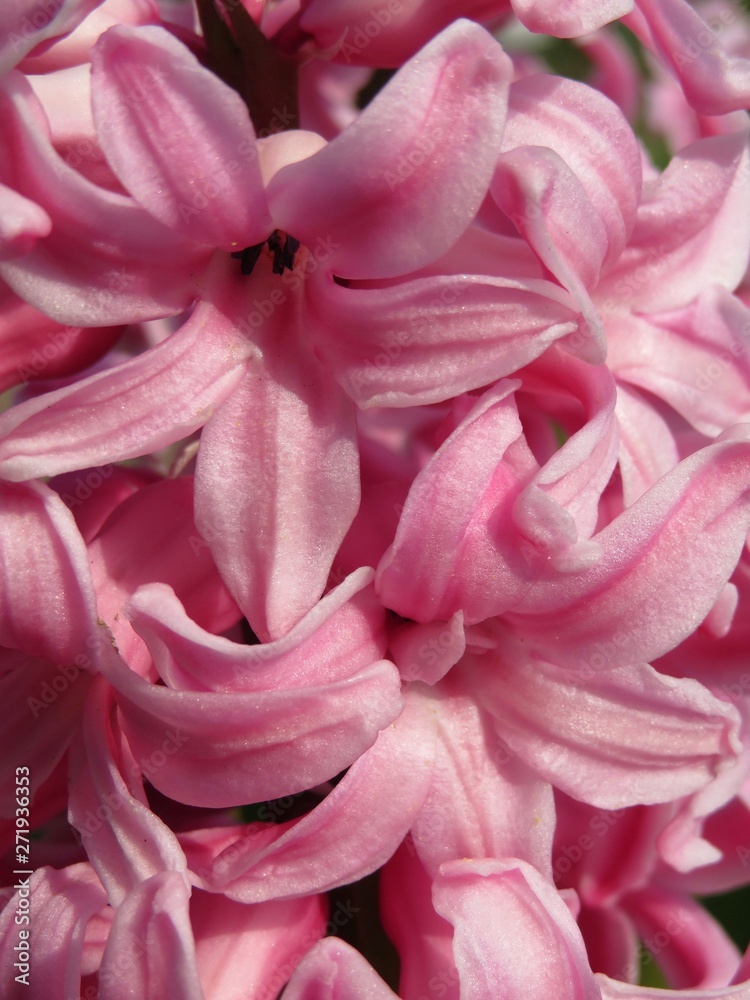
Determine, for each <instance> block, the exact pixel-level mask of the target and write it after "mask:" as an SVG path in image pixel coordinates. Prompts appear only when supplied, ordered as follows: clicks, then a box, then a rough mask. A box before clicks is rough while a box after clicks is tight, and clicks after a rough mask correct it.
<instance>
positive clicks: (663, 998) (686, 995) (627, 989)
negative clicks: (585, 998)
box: [596, 975, 750, 1000]
mask: <svg viewBox="0 0 750 1000" xmlns="http://www.w3.org/2000/svg"><path fill="white" fill-rule="evenodd" d="M596 981H597V983H598V985H599V987H600V989H601V997H602V1000H750V983H747V982H746V983H742V984H741V985H739V986H723V987H719V988H718V989H708V990H701V989H698V990H661V989H650V988H649V987H647V986H630V985H629V984H628V983H621V982H618V980H616V979H609V978H608V977H607V976H602V975H597V977H596Z"/></svg>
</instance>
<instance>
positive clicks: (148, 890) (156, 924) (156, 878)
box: [99, 872, 205, 1000]
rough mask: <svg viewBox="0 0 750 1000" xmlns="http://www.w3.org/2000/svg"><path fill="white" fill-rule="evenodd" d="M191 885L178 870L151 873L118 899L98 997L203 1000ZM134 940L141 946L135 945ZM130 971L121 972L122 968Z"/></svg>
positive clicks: (102, 966) (106, 947) (100, 975)
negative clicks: (125, 973)
mask: <svg viewBox="0 0 750 1000" xmlns="http://www.w3.org/2000/svg"><path fill="white" fill-rule="evenodd" d="M189 898H190V887H189V886H188V884H187V882H186V880H185V878H184V876H183V875H180V874H178V873H177V872H160V873H158V874H156V875H152V876H151V877H150V878H147V879H146V880H145V881H143V882H141V883H140V884H139V885H137V886H136V887H134V888H133V889H132V890H131V892H129V893H128V895H127V896H126V897H125V899H124V900H123V901H122V902H121V903H120V905H119V906H118V908H117V910H116V912H115V918H114V920H113V921H112V929H111V930H110V932H109V938H108V939H107V944H106V946H105V948H104V955H103V957H102V965H101V969H100V971H99V996H100V997H101V1000H129V998H131V997H132V996H133V995H134V994H135V995H136V996H138V997H139V998H141V1000H163V998H164V997H174V1000H205V994H204V992H203V988H202V986H201V983H200V978H199V975H198V966H197V962H196V957H195V940H194V938H193V931H192V927H191V926H190V914H189V910H188V904H189ZM134 942H138V943H139V945H140V946H139V947H134ZM123 967H124V968H126V969H127V970H128V972H127V975H123V972H122V969H123Z"/></svg>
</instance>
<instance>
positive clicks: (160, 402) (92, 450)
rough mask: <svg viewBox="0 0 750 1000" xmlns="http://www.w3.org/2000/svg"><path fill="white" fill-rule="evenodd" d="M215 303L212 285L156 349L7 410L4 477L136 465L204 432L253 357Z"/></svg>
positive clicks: (0, 464) (1, 425)
mask: <svg viewBox="0 0 750 1000" xmlns="http://www.w3.org/2000/svg"><path fill="white" fill-rule="evenodd" d="M217 263H218V265H219V266H223V264H224V262H223V261H218V262H217ZM218 283H219V282H217V284H218ZM220 303H221V294H220V292H218V291H217V289H216V284H213V285H211V286H210V287H209V288H207V289H206V296H205V298H204V299H203V300H202V301H201V302H200V303H199V304H198V306H197V307H196V309H195V311H194V312H193V314H192V316H191V317H190V319H189V320H187V322H186V323H185V324H184V325H183V326H182V327H181V328H180V329H179V330H178V331H177V333H175V334H173V335H172V336H171V337H169V338H168V339H167V340H164V341H162V342H161V343H160V344H158V345H157V346H156V347H154V348H151V349H150V350H149V351H147V352H145V353H144V354H141V355H139V356H137V357H135V358H133V359H132V360H129V361H125V362H123V363H121V364H119V365H116V366H115V367H113V368H109V369H105V370H103V371H100V372H97V373H96V374H95V375H90V376H88V378H84V379H81V380H80V381H78V382H74V383H72V384H71V385H68V386H65V387H64V388H62V389H57V390H55V391H54V392H51V393H47V394H46V395H43V396H39V397H37V398H35V399H30V400H28V401H27V402H25V403H21V404H19V405H18V406H15V407H12V408H11V409H10V410H7V411H6V412H5V413H4V414H2V416H0V435H2V437H1V438H0V474H2V475H3V476H4V477H5V478H7V479H16V480H17V479H30V478H32V477H34V476H48V475H54V474H55V473H57V472H64V471H67V470H69V469H81V468H86V467H87V466H91V465H99V464H104V463H105V462H109V461H118V460H122V459H126V458H134V457H136V456H138V455H144V454H146V453H147V452H150V451H154V450H156V449H158V448H163V447H164V446H165V445H168V444H172V443H173V442H174V441H178V440H179V439H180V438H182V437H186V436H187V435H188V434H190V433H192V432H193V431H194V430H196V429H197V428H198V427H201V426H202V425H203V424H204V423H206V421H207V420H208V419H209V417H210V416H211V413H212V412H213V410H214V409H216V408H217V407H218V406H219V405H220V404H221V403H222V402H223V401H224V400H225V399H226V398H227V397H228V396H229V395H230V394H231V393H232V391H233V390H234V389H235V387H236V386H237V384H238V383H239V382H240V380H241V379H242V375H243V371H244V368H243V366H244V364H245V362H246V361H247V358H248V355H249V354H250V351H251V347H250V345H249V344H248V342H247V341H246V339H245V338H244V337H243V335H242V333H241V332H240V331H238V330H237V328H236V327H235V325H234V324H233V323H232V322H231V321H230V320H228V319H227V317H226V316H225V315H224V314H223V313H222V312H221V311H220V308H221V306H220ZM92 409H95V410H96V414H97V420H96V423H94V422H92V420H91V413H92Z"/></svg>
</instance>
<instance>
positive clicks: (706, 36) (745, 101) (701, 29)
mask: <svg viewBox="0 0 750 1000" xmlns="http://www.w3.org/2000/svg"><path fill="white" fill-rule="evenodd" d="M637 7H638V10H639V12H640V14H641V15H642V17H643V18H644V19H645V23H646V24H647V26H648V34H646V33H644V32H641V31H638V32H637V33H638V35H639V36H640V37H641V40H642V41H643V42H645V44H646V45H649V46H650V47H651V48H652V49H653V50H654V51H655V52H656V54H657V55H658V57H659V60H660V61H661V62H662V63H663V64H664V65H665V66H666V67H667V68H668V69H669V70H670V72H671V73H672V74H673V75H674V76H675V77H677V79H678V80H679V82H680V85H681V86H682V90H683V93H684V94H685V97H686V98H687V100H688V102H689V103H690V105H691V106H692V107H693V108H694V109H695V110H696V111H697V112H699V113H700V114H703V115H723V114H726V113H727V112H729V111H744V110H746V109H747V107H748V105H750V59H747V58H744V57H742V56H733V55H730V54H729V53H727V52H725V51H724V49H723V47H722V45H721V39H717V37H716V32H715V30H714V29H713V28H711V27H709V25H708V24H707V23H706V21H704V19H703V18H702V17H701V16H700V14H699V13H698V12H697V11H696V10H694V9H693V8H692V7H691V6H690V4H688V3H686V2H685V0H638V2H637ZM637 25H638V22H637V21H633V22H632V26H633V30H637Z"/></svg>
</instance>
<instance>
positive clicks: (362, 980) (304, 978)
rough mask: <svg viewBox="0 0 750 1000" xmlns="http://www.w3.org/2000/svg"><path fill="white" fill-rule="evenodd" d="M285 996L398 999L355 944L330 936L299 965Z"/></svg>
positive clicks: (311, 999) (303, 999) (296, 999)
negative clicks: (354, 946) (355, 947)
mask: <svg viewBox="0 0 750 1000" xmlns="http://www.w3.org/2000/svg"><path fill="white" fill-rule="evenodd" d="M284 1000H398V997H397V996H396V994H395V993H394V992H393V991H392V990H390V989H389V988H388V987H387V986H386V985H385V983H384V982H383V980H382V979H381V978H380V976H379V975H378V974H377V972H375V970H374V969H373V968H372V966H370V965H369V964H368V963H367V961H366V960H365V959H364V958H363V957H362V956H361V955H360V953H359V952H358V951H355V950H354V948H352V946H351V945H349V944H346V942H345V941H340V940H339V939H338V938H335V937H331V938H326V939H325V940H324V941H320V942H319V943H318V944H316V945H315V946H314V947H313V948H311V950H310V951H309V952H308V953H307V955H306V956H305V958H303V960H302V961H301V962H300V964H299V965H298V967H297V969H296V971H295V973H294V975H293V976H292V978H291V980H290V981H289V985H288V986H287V988H286V989H285V990H284Z"/></svg>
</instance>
